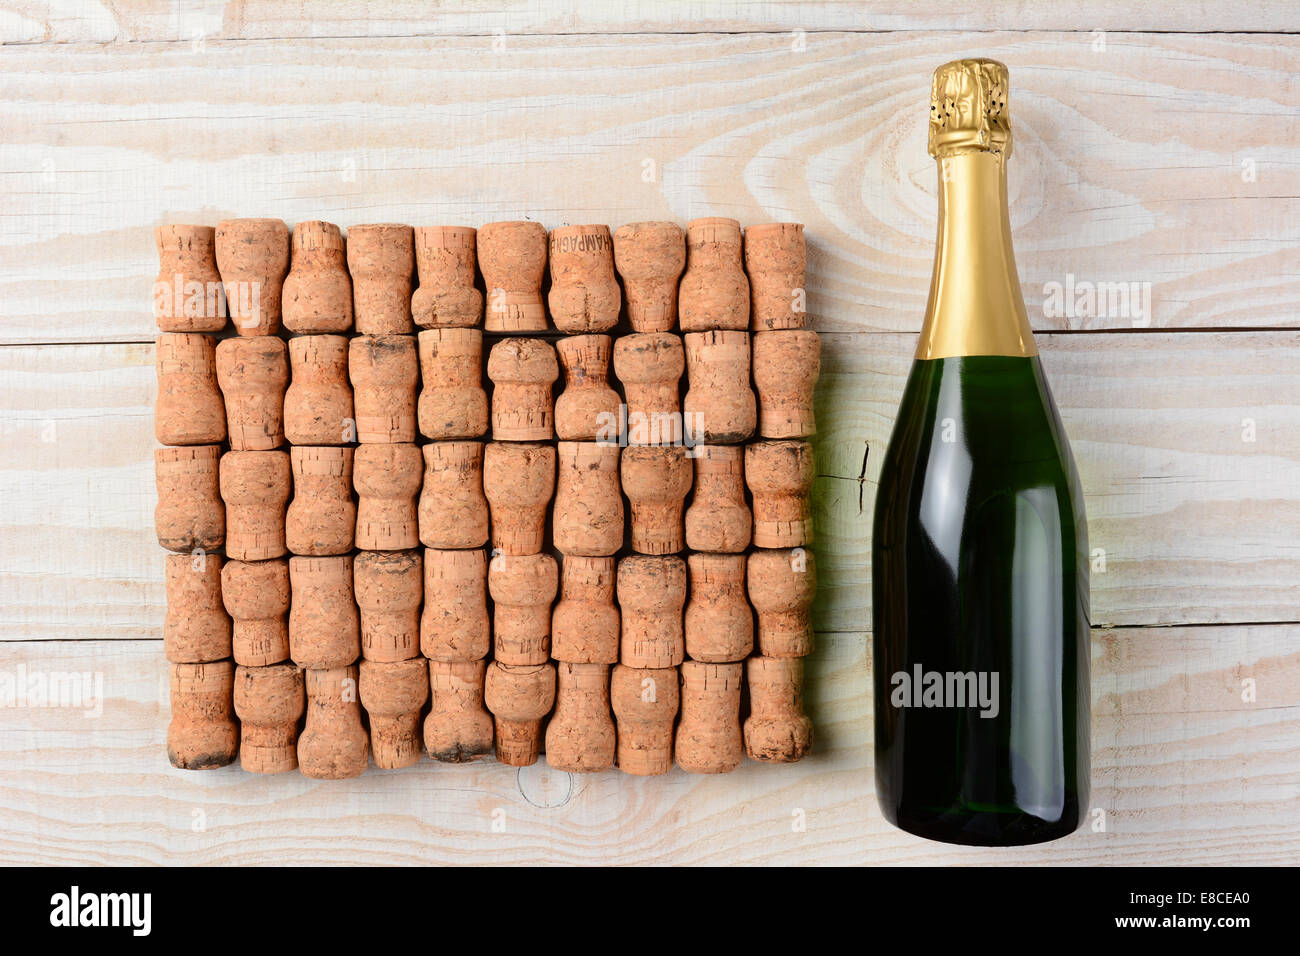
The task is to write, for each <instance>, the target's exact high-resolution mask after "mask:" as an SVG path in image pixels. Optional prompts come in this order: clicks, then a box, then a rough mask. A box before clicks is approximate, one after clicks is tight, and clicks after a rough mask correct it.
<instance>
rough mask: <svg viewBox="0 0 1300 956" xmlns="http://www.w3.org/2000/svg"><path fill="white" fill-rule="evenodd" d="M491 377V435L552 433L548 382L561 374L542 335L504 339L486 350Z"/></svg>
mask: <svg viewBox="0 0 1300 956" xmlns="http://www.w3.org/2000/svg"><path fill="white" fill-rule="evenodd" d="M487 373H488V378H490V379H492V385H493V391H492V438H493V439H494V440H496V441H549V440H550V439H552V438H554V437H555V410H554V407H553V404H552V401H551V384H552V383H553V382H554V381H555V380H556V379H557V378H559V377H560V366H559V363H558V362H557V361H556V359H555V349H553V348H551V344H550V343H549V342H546V341H543V340H542V339H504V340H502V341H500V342H498V343H497V344H496V345H494V346H492V351H491V352H489V353H488V364H487Z"/></svg>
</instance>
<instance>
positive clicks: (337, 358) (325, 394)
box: [284, 335, 357, 445]
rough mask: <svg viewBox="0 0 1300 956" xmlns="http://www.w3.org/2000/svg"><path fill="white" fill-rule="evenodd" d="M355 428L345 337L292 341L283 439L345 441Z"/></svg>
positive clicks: (308, 337)
mask: <svg viewBox="0 0 1300 956" xmlns="http://www.w3.org/2000/svg"><path fill="white" fill-rule="evenodd" d="M356 430H357V428H356V422H355V421H354V420H353V409H352V384H351V382H349V381H348V339H347V337H346V336H343V335H300V336H298V337H297V338H293V339H290V340H289V388H288V390H287V391H286V392H285V393H284V437H285V438H287V439H288V440H289V441H290V442H291V443H293V444H295V445H346V444H348V443H349V442H351V441H352V440H353V439H354V438H355V437H356Z"/></svg>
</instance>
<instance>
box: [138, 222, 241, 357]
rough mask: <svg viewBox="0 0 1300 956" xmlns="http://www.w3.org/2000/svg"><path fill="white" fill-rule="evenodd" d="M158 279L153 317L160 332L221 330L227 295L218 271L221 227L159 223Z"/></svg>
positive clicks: (157, 230) (157, 229)
mask: <svg viewBox="0 0 1300 956" xmlns="http://www.w3.org/2000/svg"><path fill="white" fill-rule="evenodd" d="M153 238H154V242H155V243H156V244H157V246H158V279H157V281H156V282H155V283H154V287H153V317H154V320H155V321H156V322H157V323H158V330H159V331H160V332H220V331H221V330H222V329H224V328H225V327H226V297H225V293H224V292H222V289H221V274H220V273H218V272H217V253H216V238H217V231H216V230H215V229H213V228H212V227H211V226H183V225H166V226H155V227H154V231H153Z"/></svg>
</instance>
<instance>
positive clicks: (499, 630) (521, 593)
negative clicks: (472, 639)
mask: <svg viewBox="0 0 1300 956" xmlns="http://www.w3.org/2000/svg"><path fill="white" fill-rule="evenodd" d="M558 588H559V570H558V569H557V568H556V565H555V559H554V558H553V557H551V556H550V555H549V554H526V555H506V554H502V555H497V556H496V557H495V558H493V559H492V561H491V562H490V563H489V564H488V591H489V593H490V594H491V595H492V601H493V604H494V608H493V614H492V640H493V643H492V649H493V656H494V657H495V658H496V660H498V661H500V662H501V663H502V664H509V665H511V666H521V665H525V664H543V663H545V662H546V661H547V660H549V659H550V656H551V605H552V604H554V603H555V594H556V591H557V589H558Z"/></svg>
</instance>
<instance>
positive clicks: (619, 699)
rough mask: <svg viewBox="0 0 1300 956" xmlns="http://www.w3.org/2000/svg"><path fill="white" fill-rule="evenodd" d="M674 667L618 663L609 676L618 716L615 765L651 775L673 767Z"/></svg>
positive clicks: (630, 771)
mask: <svg viewBox="0 0 1300 956" xmlns="http://www.w3.org/2000/svg"><path fill="white" fill-rule="evenodd" d="M677 682H678V678H677V668H675V667H661V668H637V667H627V666H626V665H623V664H619V665H617V666H616V667H615V668H614V673H613V675H612V676H611V678H610V699H611V702H612V704H613V707H614V716H615V717H616V718H617V720H618V769H619V770H621V771H623V772H624V773H630V774H633V775H635V776H638V777H652V776H657V775H658V774H661V773H667V772H668V771H669V770H672V769H673V723H674V722H675V721H676V719H677V707H678V703H679V701H680V693H679V691H678V686H677Z"/></svg>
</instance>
